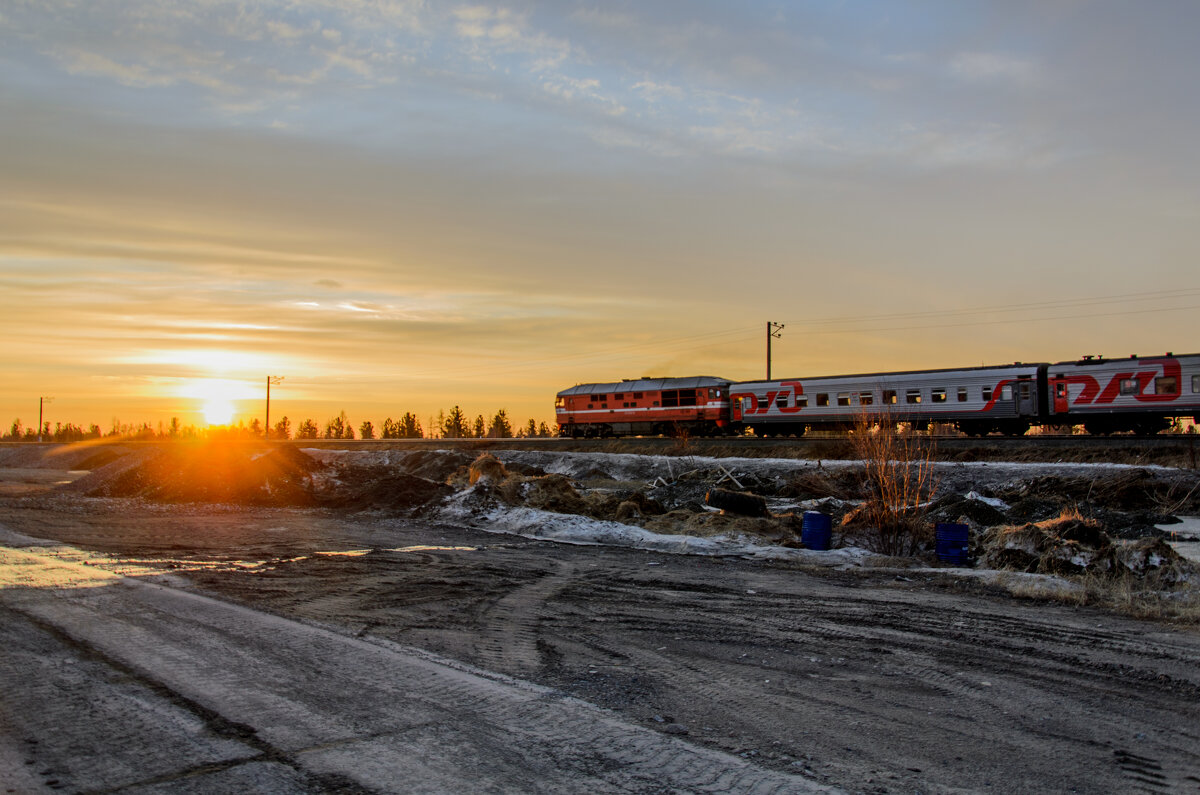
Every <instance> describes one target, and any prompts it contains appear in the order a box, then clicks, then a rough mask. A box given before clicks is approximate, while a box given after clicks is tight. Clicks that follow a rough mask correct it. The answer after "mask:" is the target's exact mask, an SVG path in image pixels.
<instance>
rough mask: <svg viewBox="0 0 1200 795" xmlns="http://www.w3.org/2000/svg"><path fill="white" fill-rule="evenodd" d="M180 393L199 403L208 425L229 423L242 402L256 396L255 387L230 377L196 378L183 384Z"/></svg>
mask: <svg viewBox="0 0 1200 795" xmlns="http://www.w3.org/2000/svg"><path fill="white" fill-rule="evenodd" d="M180 393H181V394H182V395H184V396H185V397H188V398H191V399H193V400H195V401H197V403H198V404H199V409H200V411H201V413H203V414H204V421H205V423H207V424H208V425H229V424H230V423H231V422H233V419H234V416H235V415H236V414H237V413H238V406H239V405H240V403H241V402H243V401H246V400H250V399H252V398H254V397H256V394H255V392H254V389H253V387H252V386H251V385H250V384H248V383H246V382H244V381H237V380H234V379H229V378H195V379H191V380H189V381H187V382H186V383H184V384H181V388H180Z"/></svg>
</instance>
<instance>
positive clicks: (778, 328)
mask: <svg viewBox="0 0 1200 795" xmlns="http://www.w3.org/2000/svg"><path fill="white" fill-rule="evenodd" d="M782 332H783V324H782V323H772V322H771V321H769V320H768V321H767V380H768V381H770V380H771V338H772V337H776V338H778V337H780V336H781V335H782Z"/></svg>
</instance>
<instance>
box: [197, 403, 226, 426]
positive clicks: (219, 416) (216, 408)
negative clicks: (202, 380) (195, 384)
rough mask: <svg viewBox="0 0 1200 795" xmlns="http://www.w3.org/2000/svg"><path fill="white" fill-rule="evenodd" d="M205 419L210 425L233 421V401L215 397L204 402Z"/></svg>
mask: <svg viewBox="0 0 1200 795" xmlns="http://www.w3.org/2000/svg"><path fill="white" fill-rule="evenodd" d="M204 421H205V422H207V423H208V424H209V425H228V424H229V423H230V422H232V421H233V401H232V400H226V399H224V398H213V399H211V400H209V401H206V402H205V404H204Z"/></svg>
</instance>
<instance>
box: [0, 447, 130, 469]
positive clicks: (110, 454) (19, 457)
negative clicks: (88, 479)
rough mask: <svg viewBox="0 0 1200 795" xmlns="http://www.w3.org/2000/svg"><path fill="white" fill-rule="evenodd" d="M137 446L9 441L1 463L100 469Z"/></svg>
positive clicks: (1, 451)
mask: <svg viewBox="0 0 1200 795" xmlns="http://www.w3.org/2000/svg"><path fill="white" fill-rule="evenodd" d="M133 449H134V448H133V447H130V446H129V445H124V444H108V443H103V442H94V441H93V442H80V443H78V444H60V445H53V446H44V445H8V446H5V447H3V448H0V467H4V468H12V469H17V468H20V469H75V470H79V469H99V468H100V467H102V466H104V465H106V464H109V463H111V462H113V461H116V460H117V459H118V458H121V457H123V456H126V455H129V453H130V452H131V451H132V450H133Z"/></svg>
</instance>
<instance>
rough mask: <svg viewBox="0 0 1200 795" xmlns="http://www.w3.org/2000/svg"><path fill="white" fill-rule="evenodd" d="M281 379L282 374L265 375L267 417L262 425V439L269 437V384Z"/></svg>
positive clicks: (276, 382)
mask: <svg viewBox="0 0 1200 795" xmlns="http://www.w3.org/2000/svg"><path fill="white" fill-rule="evenodd" d="M281 381H283V376H281V375H269V376H267V419H266V422H265V423H264V425H263V438H264V439H270V438H271V384H278V383H279V382H281Z"/></svg>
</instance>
